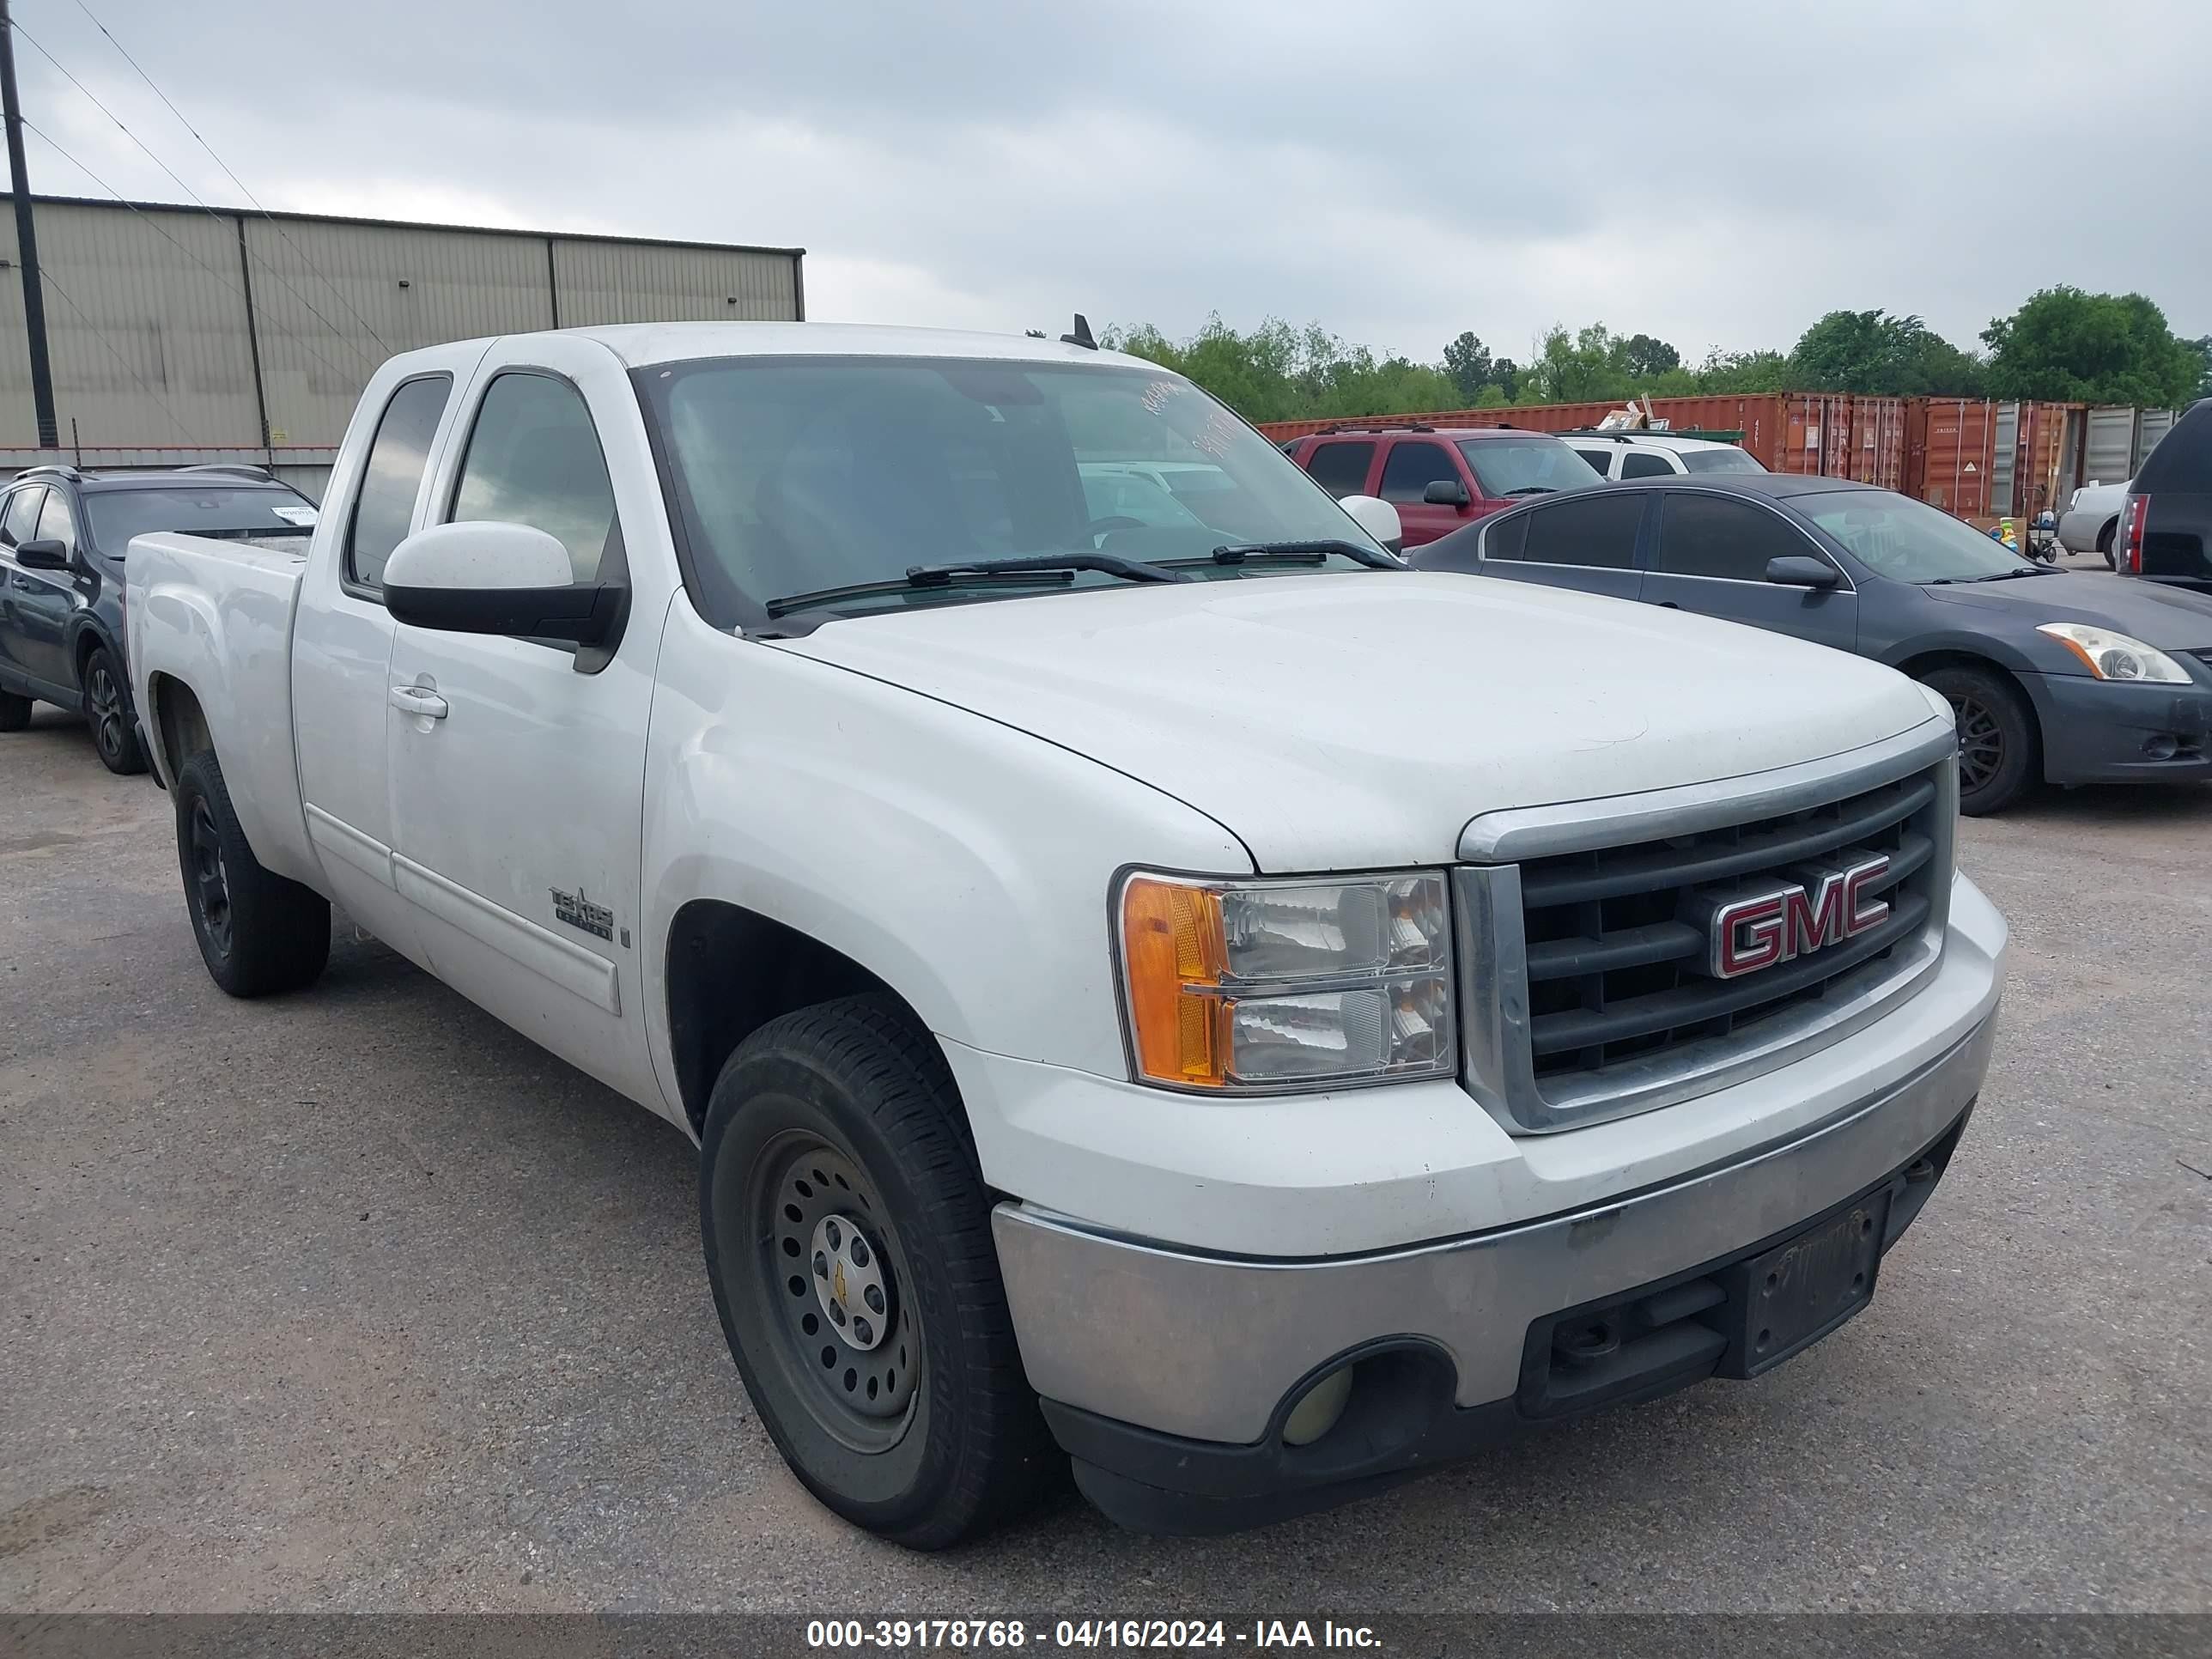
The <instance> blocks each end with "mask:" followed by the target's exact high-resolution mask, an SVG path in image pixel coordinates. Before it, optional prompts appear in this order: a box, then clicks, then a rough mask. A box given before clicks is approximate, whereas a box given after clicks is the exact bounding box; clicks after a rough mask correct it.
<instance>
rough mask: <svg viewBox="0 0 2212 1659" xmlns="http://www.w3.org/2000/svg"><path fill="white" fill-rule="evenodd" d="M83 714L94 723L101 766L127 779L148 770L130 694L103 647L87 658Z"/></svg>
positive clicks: (94, 739)
mask: <svg viewBox="0 0 2212 1659" xmlns="http://www.w3.org/2000/svg"><path fill="white" fill-rule="evenodd" d="M84 713H85V718H86V719H88V720H90V721H91V722H92V741H93V744H94V747H96V748H97V749H98V750H100V764H101V765H103V766H105V767H106V769H108V770H109V771H111V772H112V773H114V774H115V775H117V776H118V777H125V778H131V777H136V776H137V775H138V774H139V773H141V772H143V771H144V770H145V769H146V751H145V750H143V748H141V747H140V746H139V744H138V733H137V731H136V730H134V729H133V726H132V723H131V694H130V692H128V691H126V690H125V689H124V685H123V675H122V672H121V671H120V670H118V668H117V667H116V665H115V659H114V658H113V657H112V656H111V655H110V654H108V650H107V647H106V646H104V645H103V646H99V647H95V648H94V651H93V653H92V654H91V655H90V656H88V657H87V658H86V659H84Z"/></svg>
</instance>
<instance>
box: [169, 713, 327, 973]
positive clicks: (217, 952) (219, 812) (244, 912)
mask: <svg viewBox="0 0 2212 1659" xmlns="http://www.w3.org/2000/svg"><path fill="white" fill-rule="evenodd" d="M176 803H177V861H178V864H179V866H181V868H182V870H183V872H184V878H185V906H186V908H188V909H189V910H190V911H191V918H192V934H193V937H194V938H196V939H198V941H199V946H200V959H201V960H202V961H203V962H204V963H207V970H208V975H209V977H210V978H211V979H213V980H214V981H215V982H216V984H217V985H219V986H221V987H222V988H223V989H224V990H225V991H227V992H228V993H229V994H231V995H232V996H234V997H264V996H269V995H271V994H274V993H276V992H279V991H297V990H300V989H301V988H303V987H307V986H308V985H312V984H313V983H314V981H315V979H316V976H317V975H319V974H320V973H321V972H322V971H323V964H324V963H325V962H327V961H328V960H329V959H330V954H331V902H330V901H329V900H328V899H326V898H325V897H324V896H322V895H321V894H320V893H318V892H316V891H314V890H313V889H312V888H307V887H302V886H301V885H300V884H299V883H298V882H296V881H289V880H287V879H286V878H284V877H283V876H280V875H277V874H276V873H275V872H272V871H270V870H267V869H264V868H263V866H262V864H261V860H258V859H257V858H255V857H254V856H253V849H252V848H251V847H249V846H247V845H246V831H245V830H244V829H240V827H239V823H238V814H237V813H236V812H235V811H233V810H232V807H231V805H230V791H229V789H228V787H226V786H225V785H224V783H223V781H222V767H220V766H218V765H216V758H215V757H214V756H213V755H212V754H210V753H207V752H205V751H204V750H203V751H202V752H201V753H199V754H197V755H195V756H193V757H191V759H190V760H188V761H186V762H185V763H184V765H183V766H182V767H180V768H179V769H178V772H177V793H176Z"/></svg>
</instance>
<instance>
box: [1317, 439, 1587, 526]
mask: <svg viewBox="0 0 2212 1659" xmlns="http://www.w3.org/2000/svg"><path fill="white" fill-rule="evenodd" d="M1286 450H1287V453H1288V454H1289V455H1290V458H1291V459H1292V460H1294V461H1296V462H1297V464H1298V465H1300V466H1302V467H1304V468H1305V470H1306V471H1309V472H1310V473H1312V474H1313V477H1314V482H1315V483H1317V484H1319V485H1320V486H1321V487H1322V489H1326V490H1327V491H1328V493H1329V494H1330V495H1334V496H1335V497H1336V498H1337V499H1338V500H1340V501H1341V500H1342V499H1343V498H1344V497H1345V496H1346V495H1380V496H1381V497H1382V498H1383V500H1384V501H1388V502H1389V503H1390V505H1391V506H1393V507H1396V508H1397V509H1398V520H1399V522H1400V523H1401V525H1403V526H1405V531H1406V545H1407V546H1408V547H1419V545H1420V544H1422V543H1424V542H1432V541H1434V540H1436V538H1437V537H1439V536H1442V535H1444V534H1447V533H1448V532H1451V531H1454V530H1457V529H1458V528H1460V526H1462V525H1468V524H1472V523H1474V521H1475V520H1477V519H1480V518H1481V517H1483V516H1484V515H1486V514H1487V513H1495V512H1497V511H1498V509H1499V508H1500V507H1510V506H1511V505H1512V504H1513V503H1514V502H1515V501H1521V500H1522V499H1524V498H1526V497H1528V496H1530V495H1548V494H1550V493H1551V492H1553V491H1554V490H1559V489H1581V488H1582V487H1583V485H1585V484H1594V483H1604V482H1605V475H1604V474H1603V473H1602V472H1600V471H1598V470H1597V469H1596V468H1595V467H1594V466H1592V465H1590V464H1589V462H1588V461H1586V460H1584V459H1583V458H1582V457H1581V456H1579V455H1577V454H1576V453H1575V452H1574V451H1573V450H1571V449H1570V448H1568V447H1567V446H1566V445H1565V444H1564V443H1562V442H1560V441H1559V440H1558V439H1557V438H1554V437H1553V436H1552V435H1550V434H1549V433H1546V432H1524V431H1522V430H1521V429H1520V428H1516V427H1509V426H1469V427H1428V426H1340V427H1326V428H1322V430H1321V431H1319V432H1316V433H1314V434H1312V435H1310V436H1307V437H1304V438H1299V439H1297V440H1296V441H1293V442H1291V444H1289V445H1288V446H1286Z"/></svg>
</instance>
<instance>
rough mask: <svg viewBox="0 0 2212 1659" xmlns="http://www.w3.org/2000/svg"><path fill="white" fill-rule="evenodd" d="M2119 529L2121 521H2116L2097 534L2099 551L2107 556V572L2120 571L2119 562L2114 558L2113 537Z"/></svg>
mask: <svg viewBox="0 0 2212 1659" xmlns="http://www.w3.org/2000/svg"><path fill="white" fill-rule="evenodd" d="M2119 527H2120V523H2119V520H2118V519H2115V520H2112V523H2110V524H2108V525H2106V526H2105V527H2104V528H2103V529H2102V530H2100V531H2099V532H2097V551H2099V552H2100V553H2101V554H2103V555H2104V556H2105V568H2106V569H2107V570H2118V568H2120V562H2119V560H2118V558H2116V557H2115V556H2113V553H2112V537H2113V535H2114V534H2115V532H2118V529H2119Z"/></svg>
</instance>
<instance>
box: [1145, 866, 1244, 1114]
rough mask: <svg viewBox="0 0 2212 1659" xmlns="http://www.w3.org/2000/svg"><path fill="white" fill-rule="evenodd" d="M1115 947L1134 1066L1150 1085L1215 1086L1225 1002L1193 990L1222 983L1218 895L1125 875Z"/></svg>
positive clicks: (1219, 1077)
mask: <svg viewBox="0 0 2212 1659" xmlns="http://www.w3.org/2000/svg"><path fill="white" fill-rule="evenodd" d="M1121 952H1122V957H1123V961H1124V963H1125V965H1126V967H1127V973H1128V978H1129V1024H1130V1026H1131V1029H1132V1030H1133V1031H1134V1032H1135V1035H1136V1048H1137V1069H1138V1071H1139V1073H1141V1074H1142V1075H1143V1076H1145V1077H1146V1078H1148V1079H1152V1081H1154V1082H1156V1083H1173V1084H1178V1085H1182V1086H1183V1087H1185V1088H1191V1087H1198V1088H1218V1087H1220V1086H1221V1084H1222V1081H1223V1073H1224V1069H1225V1063H1226V1061H1227V1058H1228V1029H1227V1024H1228V1011H1227V1006H1226V1004H1225V1002H1224V1001H1223V1000H1222V999H1221V998H1219V997H1218V996H1208V995H1206V994H1203V992H1202V991H1201V990H1200V988H1199V987H1212V986H1216V985H1218V984H1219V983H1220V982H1221V968H1222V962H1223V958H1224V957H1225V954H1226V952H1227V946H1226V945H1225V943H1224V940H1223V936H1222V929H1221V896H1220V895H1219V894H1218V893H1216V892H1214V891H1212V890H1210V889H1208V888H1204V887H1187V886H1183V885H1181V884H1176V883H1173V882H1165V881H1155V880H1152V878H1148V877H1145V876H1132V877H1131V878H1129V880H1128V882H1127V884H1126V885H1124V886H1123V888H1122V889H1121Z"/></svg>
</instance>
